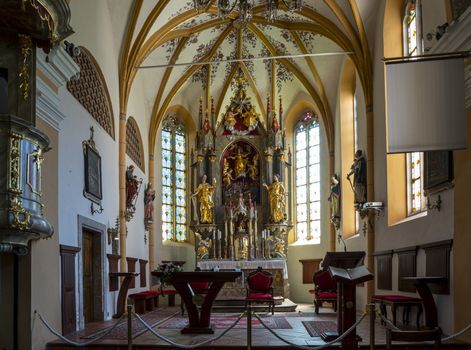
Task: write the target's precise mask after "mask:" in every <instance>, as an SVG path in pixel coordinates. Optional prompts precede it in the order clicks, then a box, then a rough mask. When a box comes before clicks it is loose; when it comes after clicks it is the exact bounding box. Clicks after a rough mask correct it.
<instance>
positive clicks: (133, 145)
mask: <svg viewBox="0 0 471 350" xmlns="http://www.w3.org/2000/svg"><path fill="white" fill-rule="evenodd" d="M126 154H127V155H128V156H129V157H130V158H131V159H132V160H133V161H134V163H136V165H137V166H138V167H139V168H140V169H141V170H142V171H143V172H145V162H144V146H143V144H142V137H141V133H140V132H139V126H138V125H137V122H136V120H135V119H134V118H133V117H129V118H128V121H127V123H126Z"/></svg>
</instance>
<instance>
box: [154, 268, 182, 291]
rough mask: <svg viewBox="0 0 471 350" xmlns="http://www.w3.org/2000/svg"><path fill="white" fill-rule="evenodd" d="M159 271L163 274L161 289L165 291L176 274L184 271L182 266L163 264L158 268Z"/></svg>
mask: <svg viewBox="0 0 471 350" xmlns="http://www.w3.org/2000/svg"><path fill="white" fill-rule="evenodd" d="M157 271H159V272H161V273H162V274H161V276H160V289H161V290H162V289H164V288H165V286H167V285H168V284H169V283H170V279H171V278H172V275H173V273H174V272H181V271H183V269H182V267H181V266H180V265H175V264H173V263H162V264H159V265H158V266H157Z"/></svg>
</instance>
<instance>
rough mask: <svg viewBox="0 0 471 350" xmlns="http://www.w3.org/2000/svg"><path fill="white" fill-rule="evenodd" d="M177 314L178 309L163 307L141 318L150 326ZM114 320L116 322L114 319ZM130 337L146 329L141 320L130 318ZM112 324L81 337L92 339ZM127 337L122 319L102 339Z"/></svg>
mask: <svg viewBox="0 0 471 350" xmlns="http://www.w3.org/2000/svg"><path fill="white" fill-rule="evenodd" d="M174 314H175V315H178V314H180V311H175V309H170V310H167V309H165V308H163V309H158V310H155V311H152V312H148V313H146V314H144V315H143V316H141V317H142V319H143V320H144V321H145V322H146V323H147V324H149V325H151V326H153V327H154V326H156V325H158V324H159V323H160V322H162V321H163V322H168V318H169V317H171V316H172V315H174ZM114 322H117V320H116V321H114ZM131 323H132V337H133V339H134V338H136V337H138V336H140V335H141V334H143V333H145V332H146V331H147V329H146V328H145V327H144V326H143V325H142V323H141V322H139V321H138V320H137V319H136V318H135V317H133V318H132V322H131ZM111 327H113V325H111V326H109V327H106V328H104V329H102V330H100V331H98V332H93V333H91V334H87V335H83V336H81V338H82V339H92V338H97V337H99V336H100V335H102V334H103V333H106V331H107V330H109V329H110V328H111ZM127 338H128V323H127V320H126V319H123V320H122V321H121V322H120V324H119V326H117V327H116V328H115V329H114V330H112V331H111V332H110V334H107V335H106V336H105V337H104V338H103V339H118V340H126V339H127Z"/></svg>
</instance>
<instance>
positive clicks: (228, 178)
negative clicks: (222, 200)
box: [222, 158, 234, 186]
mask: <svg viewBox="0 0 471 350" xmlns="http://www.w3.org/2000/svg"><path fill="white" fill-rule="evenodd" d="M232 181H234V178H233V177H232V169H231V168H229V162H228V161H227V158H224V168H223V170H222V182H223V183H224V184H225V185H226V186H229V185H230V184H231V183H232Z"/></svg>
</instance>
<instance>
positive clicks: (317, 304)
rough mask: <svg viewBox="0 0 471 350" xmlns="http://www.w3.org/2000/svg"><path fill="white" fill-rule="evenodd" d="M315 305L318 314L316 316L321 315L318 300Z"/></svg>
mask: <svg viewBox="0 0 471 350" xmlns="http://www.w3.org/2000/svg"><path fill="white" fill-rule="evenodd" d="M314 305H315V313H316V315H318V314H319V302H318V301H317V300H316V302H315V303H314Z"/></svg>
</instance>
